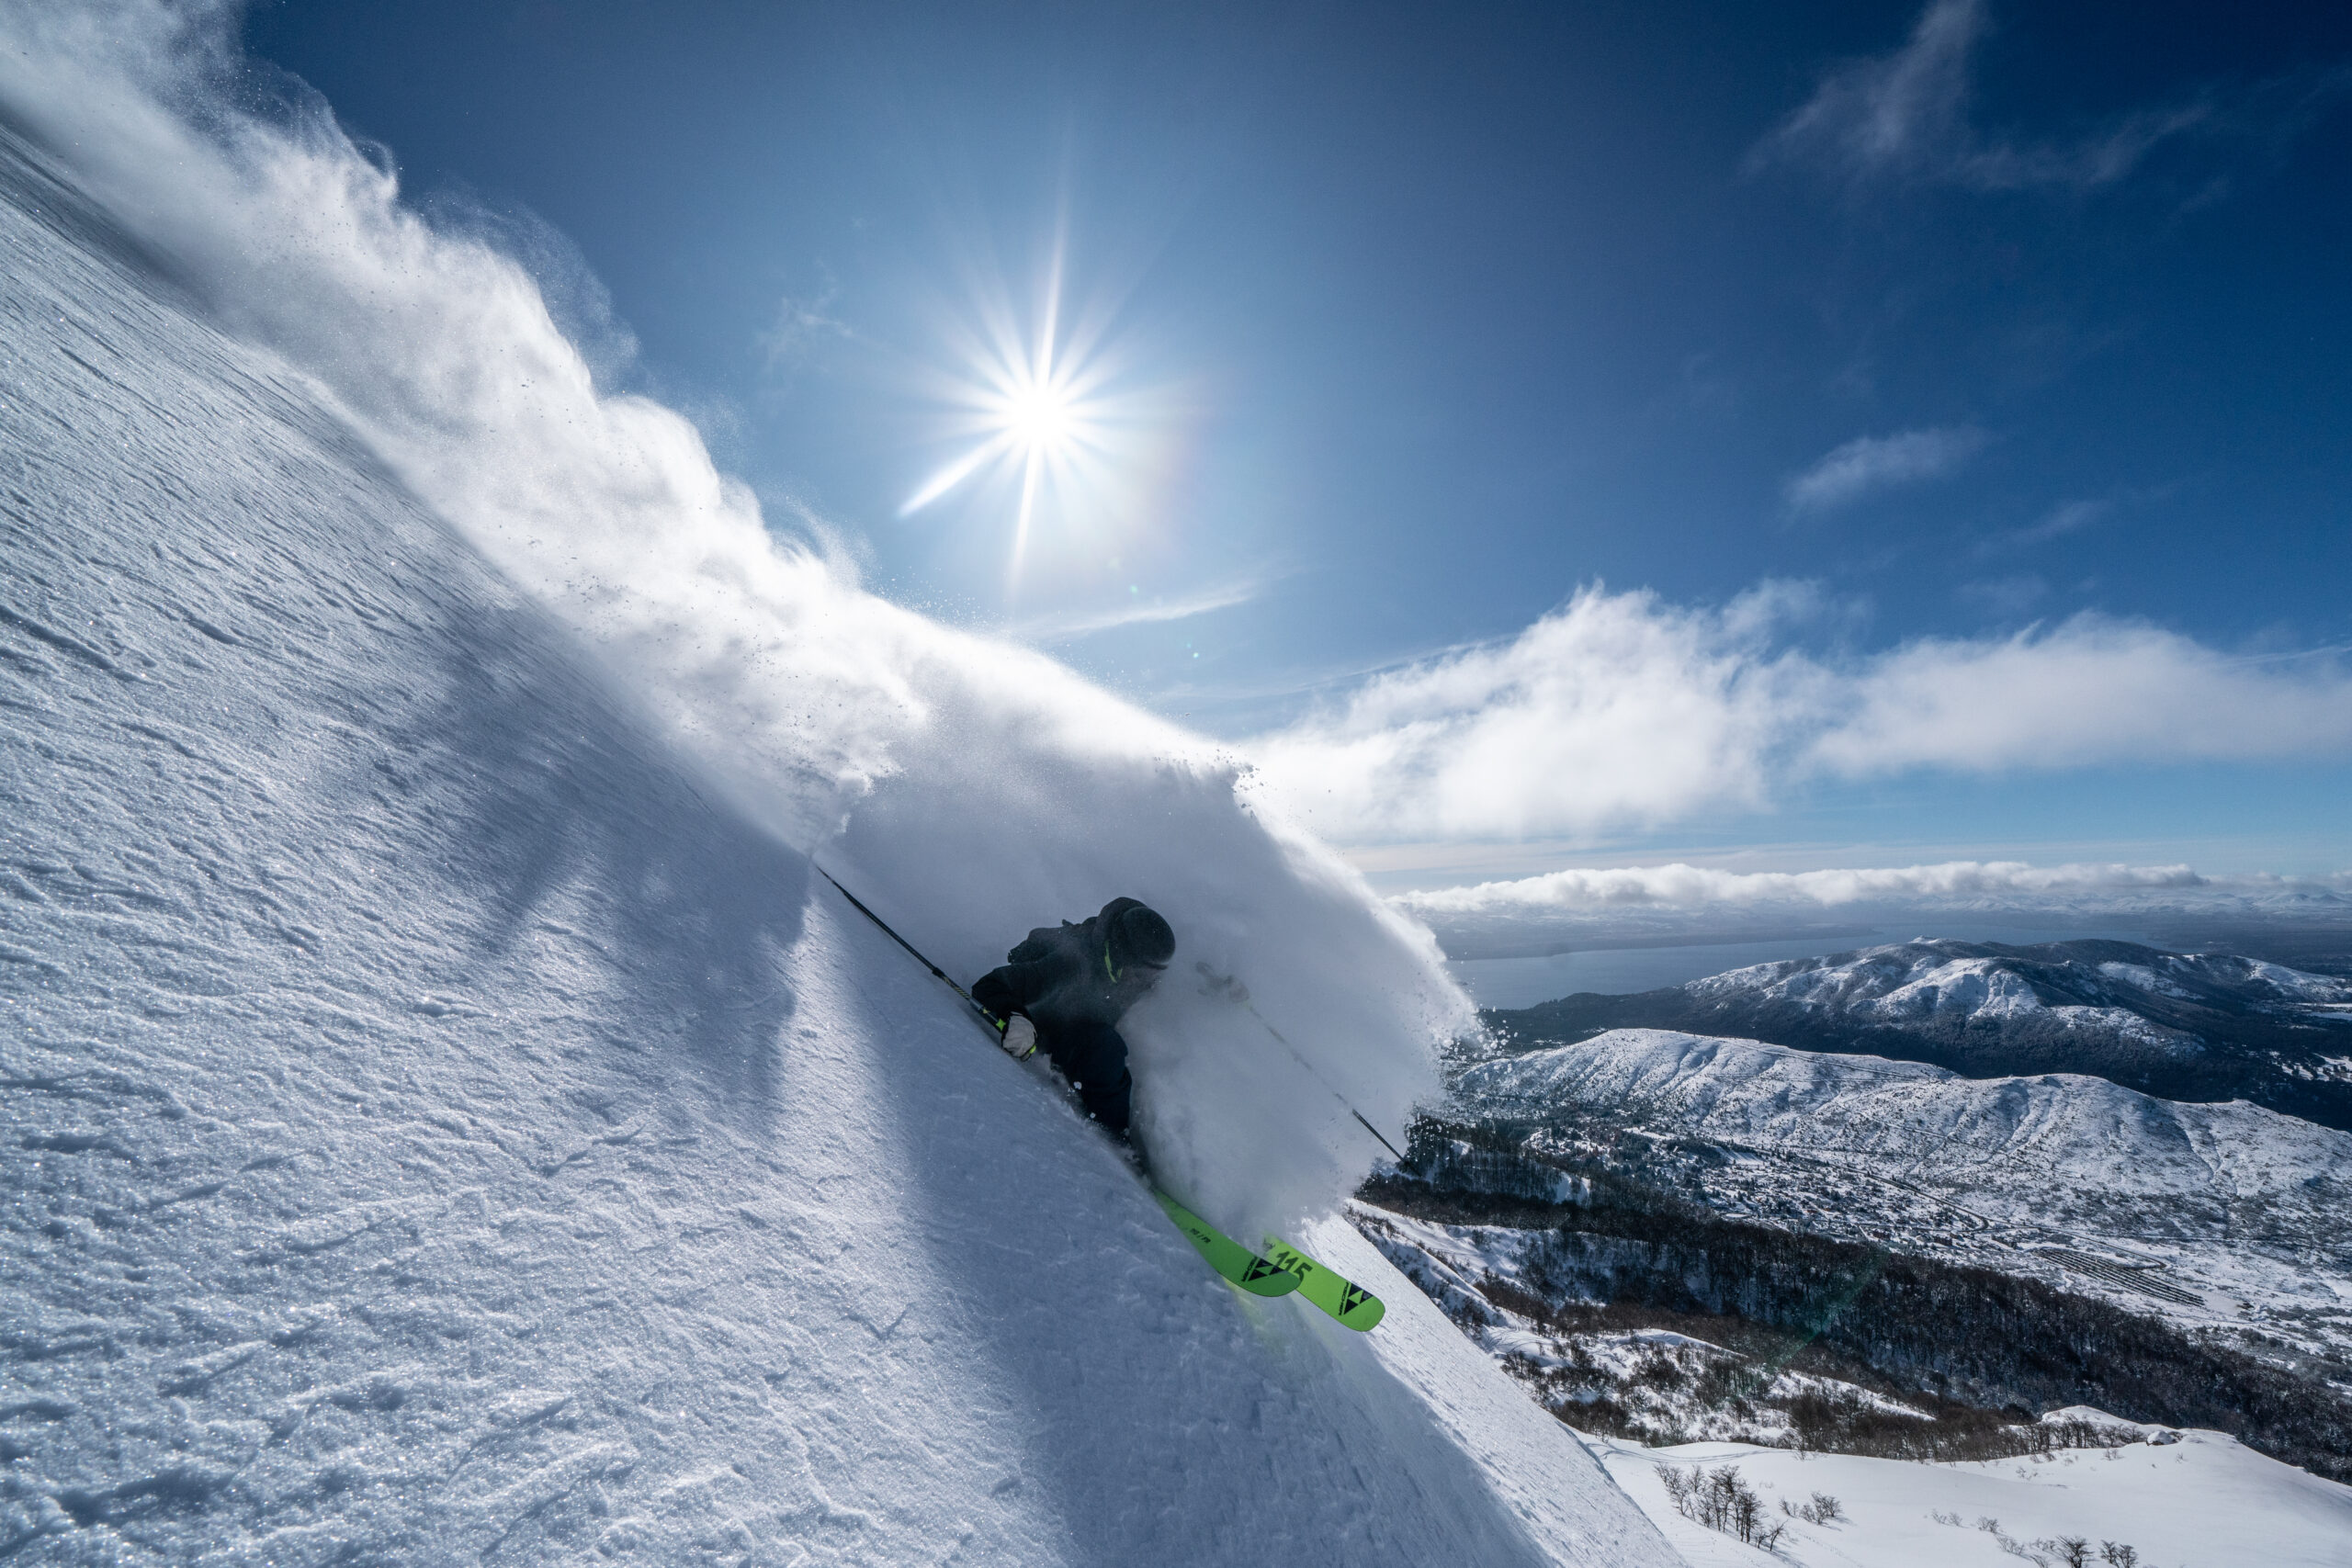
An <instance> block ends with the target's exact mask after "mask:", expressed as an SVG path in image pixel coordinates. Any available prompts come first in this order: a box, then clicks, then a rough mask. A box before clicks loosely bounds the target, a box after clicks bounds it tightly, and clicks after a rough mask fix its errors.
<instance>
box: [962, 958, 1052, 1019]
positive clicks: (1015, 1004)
mask: <svg viewBox="0 0 2352 1568" xmlns="http://www.w3.org/2000/svg"><path fill="white" fill-rule="evenodd" d="M1059 967H1060V966H1059V965H1058V964H1055V963H1054V962H1053V961H1052V960H1051V959H1046V960H1042V961H1040V962H1038V963H1035V964H1005V965H1004V966H1003V967H1002V968H1000V969H991V970H989V972H988V973H987V974H985V975H983V976H980V977H979V978H978V980H976V981H974V982H973V983H972V999H973V1000H974V1001H976V1002H978V1003H979V1004H980V1005H981V1006H982V1007H984V1008H986V1009H988V1010H989V1011H990V1012H992V1013H994V1014H995V1015H996V1016H997V1017H999V1018H1010V1017H1012V1015H1013V1014H1014V1013H1016V1012H1021V1013H1025V1012H1027V1011H1028V1010H1029V1006H1030V1004H1031V1003H1032V1002H1035V1000H1036V999H1037V998H1040V997H1042V996H1044V995H1045V994H1046V992H1047V991H1050V990H1052V989H1053V988H1054V982H1055V979H1056V974H1055V972H1056V970H1057V969H1058V968H1059Z"/></svg>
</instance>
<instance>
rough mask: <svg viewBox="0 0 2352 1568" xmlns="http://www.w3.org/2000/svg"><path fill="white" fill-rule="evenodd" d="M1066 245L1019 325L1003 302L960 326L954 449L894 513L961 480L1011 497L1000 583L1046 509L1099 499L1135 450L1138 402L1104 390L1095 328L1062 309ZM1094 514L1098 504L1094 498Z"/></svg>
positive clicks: (1018, 564) (953, 378) (1014, 572)
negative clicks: (1074, 325) (1074, 323)
mask: <svg viewBox="0 0 2352 1568" xmlns="http://www.w3.org/2000/svg"><path fill="white" fill-rule="evenodd" d="M1063 250H1064V247H1063V245H1062V244H1061V243H1059V242H1058V241H1057V243H1056V244H1055V246H1054V248H1053V252H1052V258H1051V261H1050V263H1049V265H1048V266H1047V267H1046V274H1045V276H1044V278H1043V279H1042V280H1041V286H1040V288H1038V290H1037V296H1036V298H1037V303H1036V305H1035V308H1034V309H1033V310H1031V311H1030V312H1028V314H1029V315H1030V316H1031V317H1032V319H1033V321H1034V325H1031V324H1027V323H1023V321H1021V320H1020V314H1021V313H1020V312H1017V311H1016V310H1014V309H1012V306H1011V303H1010V301H1009V299H1007V298H1006V297H1005V296H1003V295H1001V294H1000V295H999V296H997V302H996V303H995V304H993V305H992V306H989V307H988V308H984V309H982V310H978V311H977V312H975V313H974V319H971V320H969V321H967V323H966V324H965V325H964V326H963V327H962V329H961V331H960V332H959V333H957V335H958V337H959V338H960V339H961V342H960V344H959V345H958V346H959V349H960V352H959V354H958V355H957V358H958V359H959V360H960V362H961V363H960V364H959V365H958V366H957V367H956V369H955V370H954V371H953V372H950V373H948V374H946V375H945V376H944V378H943V379H942V381H941V383H940V385H939V388H938V390H939V393H940V395H941V398H942V400H943V401H944V403H946V404H947V405H948V407H949V408H950V409H951V410H952V411H953V417H952V419H951V422H950V427H949V431H948V434H950V435H951V436H952V437H954V438H955V440H956V442H957V444H958V446H959V447H960V450H958V451H957V452H956V455H955V456H954V457H951V458H949V459H948V461H946V462H945V463H944V464H943V465H941V466H940V467H939V468H937V469H935V470H934V471H933V473H932V475H931V477H930V478H929V479H925V480H924V481H923V483H922V486H921V487H920V488H918V489H917V490H916V491H915V492H914V494H913V495H911V496H910V497H909V498H908V499H907V502H906V504H904V505H903V506H901V507H900V508H899V515H900V516H901V517H908V516H912V515H913V514H914V513H918V512H921V511H922V510H923V509H924V508H925V507H928V506H930V505H932V504H933V502H938V501H940V500H941V499H943V498H944V497H945V496H947V495H948V494H949V493H951V492H952V491H956V490H958V489H960V488H963V487H966V486H967V485H969V486H972V487H975V488H977V487H981V486H989V485H993V486H997V487H1001V488H1003V489H1006V490H1009V491H1011V492H1012V495H1013V497H1014V498H1015V499H1014V501H1013V508H1012V552H1011V558H1010V560H1009V562H1008V564H1007V583H1008V586H1010V585H1011V584H1012V582H1013V581H1017V580H1018V578H1019V576H1020V573H1021V569H1022V563H1023V559H1024V558H1025V557H1026V556H1027V555H1028V553H1029V551H1030V548H1031V546H1032V538H1033V534H1034V532H1035V527H1036V525H1037V524H1038V522H1039V520H1040V518H1041V516H1042V515H1043V514H1045V513H1046V512H1047V511H1048V510H1049V509H1052V508H1056V507H1059V508H1060V509H1061V510H1062V511H1064V512H1066V513H1067V512H1069V511H1070V510H1072V509H1073V504H1074V503H1075V502H1078V501H1080V499H1081V498H1082V497H1083V498H1091V500H1093V501H1095V502H1100V501H1101V500H1102V499H1103V496H1104V495H1105V494H1106V493H1107V491H1110V490H1111V489H1114V488H1115V485H1114V481H1115V480H1117V479H1119V478H1121V477H1122V476H1121V469H1122V468H1123V466H1124V465H1125V464H1126V463H1127V461H1128V459H1129V458H1131V457H1133V456H1134V453H1133V450H1132V446H1131V444H1130V443H1127V442H1125V441H1124V440H1123V439H1122V436H1123V434H1133V433H1134V431H1133V427H1134V425H1135V424H1136V421H1135V419H1134V418H1133V417H1132V416H1133V413H1134V411H1133V410H1131V409H1127V408H1125V407H1124V406H1123V400H1122V399H1121V398H1120V397H1119V396H1117V395H1116V394H1114V392H1113V390H1112V389H1111V363H1112V358H1113V356H1112V355H1109V354H1108V353H1106V352H1105V351H1104V350H1105V344H1104V343H1103V337H1102V334H1101V333H1099V332H1093V331H1087V330H1072V329H1071V328H1070V327H1069V324H1068V321H1067V320H1066V315H1065V311H1064V309H1063ZM1095 510H1096V511H1098V512H1099V511H1101V510H1103V509H1102V508H1101V507H1100V506H1099V505H1098V506H1097V507H1096V508H1095Z"/></svg>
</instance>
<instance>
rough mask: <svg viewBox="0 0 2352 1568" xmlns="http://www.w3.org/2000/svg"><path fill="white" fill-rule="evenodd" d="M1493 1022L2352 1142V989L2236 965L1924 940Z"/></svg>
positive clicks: (2114, 947)
mask: <svg viewBox="0 0 2352 1568" xmlns="http://www.w3.org/2000/svg"><path fill="white" fill-rule="evenodd" d="M1483 1016H1484V1017H1485V1018H1486V1020H1487V1023H1488V1025H1489V1027H1490V1028H1492V1029H1493V1030H1494V1032H1495V1033H1496V1035H1497V1037H1498V1039H1499V1040H1500V1041H1501V1042H1502V1043H1504V1044H1505V1046H1506V1047H1507V1048H1508V1049H1510V1050H1511V1051H1514V1052H1517V1051H1524V1050H1532V1049H1537V1048H1541V1047H1544V1046H1548V1045H1556V1044H1566V1043H1576V1042H1578V1041H1581V1040H1585V1039H1589V1038H1590V1037H1591V1036H1593V1035H1594V1034H1597V1033H1599V1032H1601V1031H1603V1030H1608V1029H1621V1028H1640V1029H1668V1030H1675V1031H1679V1032H1684V1033H1690V1034H1706V1035H1728V1036H1734V1037H1737V1038H1741V1039H1747V1040H1760V1041H1764V1042H1767V1043H1771V1044H1776V1045H1791V1046H1796V1047H1799V1048H1801V1049H1804V1050H1810V1051H1827V1052H1836V1053H1841V1054H1857V1053H1859V1054H1863V1055H1877V1056H1887V1057H1892V1058H1894V1059H1897V1060H1902V1061H1915V1062H1926V1063H1928V1064H1931V1065H1933V1066H1940V1067H1945V1068H1948V1069H1950V1070H1951V1071H1952V1072H1955V1073H1959V1074H1961V1075H1962V1076H1963V1077H1977V1078H1985V1077H2018V1076H2030V1075H2033V1074H2037V1073H2082V1074H2088V1075H2091V1076H2094V1077H2103V1078H2106V1079H2108V1080H2109V1081H2110V1082H2113V1083H2116V1084H2120V1085H2121V1086H2123V1087H2124V1088H2126V1089H2136V1090H2138V1091H2139V1092H2140V1093H2143V1094H2148V1095H2154V1096H2156V1097H2158V1098H2160V1099H2165V1100H2185V1101H2190V1102H2211V1101H2218V1100H2248V1101H2251V1102H2252V1103H2254V1104H2256V1105H2259V1106H2263V1107H2265V1108H2266V1109H2268V1110H2272V1111H2280V1112H2283V1113H2285V1114H2287V1115H2290V1116H2299V1117H2301V1118H2303V1119H2304V1120H2306V1121H2310V1122H2317V1123H2319V1124H2320V1125H2322V1126H2326V1127H2334V1128H2336V1129H2338V1130H2352V980H2345V979H2337V978H2335V977H2333V976H2323V975H2313V974H2309V973H2306V972H2304V971H2302V970H2298V969H2290V968H2287V967H2285V966H2284V965H2281V964H2270V963H2266V962H2264V961H2263V960H2261V959H2256V958H2246V957H2241V956H2237V955H2233V954H2224V953H2168V952H2165V951H2164V950H2162V949H2159V948H2153V947H2143V946H2141V945H2139V944H2137V943H2134V942H2099V941H2085V942H2050V943H2044V944H2041V945H2039V946H2032V947H2012V946H2007V945H2004V944H2001V943H1997V942H1950V941H1930V940H1922V941H1918V942H1900V943H1894V944H1891V945H1888V946H1883V947H1873V948H1865V949H1861V950H1859V951H1856V952H1849V953H1832V954H1829V955H1827V956H1825V957H1820V958H1804V959H1792V960H1787V961H1783V962H1781V963H1775V964H1755V965H1752V966H1750V967H1748V968H1744V969H1734V970H1730V971H1727V972H1726V973H1724V974H1721V975H1714V976H1708V977H1707V978H1705V979H1702V980H1693V981H1691V982H1689V983H1688V984H1686V985H1681V986H1671V987H1665V988H1662V989H1659V990H1655V991H1642V992H1638V993H1635V994H1633V995H1629V996H1602V995H1597V994H1594V993H1590V992H1581V993H1578V994H1577V995H1576V996H1572V997H1564V998H1560V999H1559V1000H1557V1001H1550V1002H1544V1003H1540V1004H1538V1005H1537V1006H1534V1007H1532V1008H1521V1009H1516V1010H1500V1009H1495V1010H1487V1012H1486V1013H1485V1014H1484V1015H1483Z"/></svg>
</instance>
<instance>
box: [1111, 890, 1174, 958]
mask: <svg viewBox="0 0 2352 1568" xmlns="http://www.w3.org/2000/svg"><path fill="white" fill-rule="evenodd" d="M1096 919H1099V920H1101V921H1102V923H1103V951H1104V952H1106V953H1109V954H1110V958H1111V965H1112V967H1113V968H1114V969H1125V967H1126V966H1127V965H1128V964H1149V965H1151V967H1153V968H1154V969H1165V968H1166V967H1168V961H1169V960H1170V959H1171V958H1173V957H1175V956H1176V933H1175V932H1174V931H1171V930H1170V929H1169V926H1168V922H1167V921H1166V920H1163V919H1160V918H1159V913H1158V912H1157V911H1156V910H1153V909H1151V908H1148V907H1147V906H1145V905H1144V904H1142V903H1139V902H1138V901H1136V899H1133V898H1114V899H1112V900H1111V901H1110V902H1109V903H1107V904H1105V905H1103V913H1102V914H1101V915H1099V916H1097V917H1096Z"/></svg>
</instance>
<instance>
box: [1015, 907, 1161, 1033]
mask: <svg viewBox="0 0 2352 1568" xmlns="http://www.w3.org/2000/svg"><path fill="white" fill-rule="evenodd" d="M1136 907H1137V901H1136V899H1133V898H1119V899H1114V900H1113V901H1112V902H1111V903H1110V904H1108V905H1106V906H1105V907H1104V908H1103V913H1102V914H1099V915H1089V916H1088V917H1087V918H1086V919H1083V920H1080V922H1079V923H1078V924H1076V925H1072V924H1070V922H1069V921H1068V920H1064V921H1063V922H1062V923H1061V925H1060V927H1059V928H1058V929H1057V928H1056V927H1053V926H1039V927H1038V928H1037V929H1036V930H1035V931H1031V932H1030V933H1029V935H1028V938H1027V939H1026V940H1025V941H1023V942H1022V943H1021V944H1020V945H1019V946H1017V947H1015V948H1014V949H1013V950H1012V952H1010V953H1006V954H1005V955H1004V956H1005V958H1006V959H1007V960H1008V962H1007V963H1006V964H1004V966H1003V967H1001V968H999V969H991V970H990V971H989V972H988V973H987V974H986V975H983V976H980V978H979V979H978V982H976V983H975V984H974V985H973V987H972V999H973V1000H974V1001H976V1002H978V1003H979V1004H980V1005H981V1006H982V1007H984V1008H986V1009H988V1010H989V1011H990V1012H992V1013H994V1014H996V1016H997V1017H999V1018H1010V1017H1011V1016H1012V1014H1014V1013H1016V1012H1017V1013H1020V1014H1022V1015H1023V1017H1025V1018H1027V1019H1028V1020H1029V1021H1030V1022H1032V1023H1034V1024H1035V1025H1036V1026H1037V1033H1038V1035H1039V1037H1040V1039H1041V1041H1042V1042H1044V1043H1046V1044H1047V1045H1048V1047H1049V1050H1048V1054H1049V1055H1050V1054H1051V1052H1050V1043H1051V1041H1050V1037H1051V1036H1053V1035H1054V1034H1056V1033H1058V1032H1064V1031H1067V1030H1071V1029H1078V1028H1085V1027H1088V1026H1091V1027H1095V1028H1107V1027H1109V1026H1111V1025H1114V1024H1116V1023H1117V1022H1118V1021H1119V1020H1120V1019H1121V1018H1122V1017H1123V1016H1125V1013H1126V1010H1128V1009H1129V1008H1131V1007H1133V1006H1135V1005H1136V1002H1138V1001H1140V1000H1141V999H1142V998H1143V995H1144V993H1145V992H1146V991H1148V990H1150V989H1151V987H1152V982H1153V981H1155V980H1157V979H1159V970H1158V969H1155V968H1153V967H1152V966H1151V965H1149V964H1128V965H1127V966H1126V967H1125V969H1124V970H1122V969H1120V968H1118V967H1117V966H1115V965H1114V964H1113V963H1112V961H1111V950H1110V946H1109V943H1108V942H1105V941H1104V938H1103V920H1104V919H1105V918H1106V917H1107V918H1109V919H1117V918H1118V917H1119V915H1120V913H1121V912H1122V911H1123V910H1125V909H1127V908H1136Z"/></svg>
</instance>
